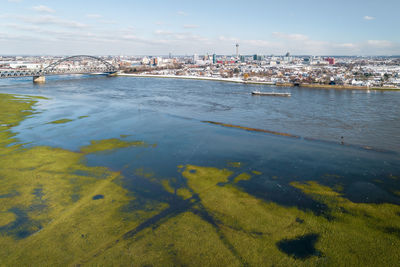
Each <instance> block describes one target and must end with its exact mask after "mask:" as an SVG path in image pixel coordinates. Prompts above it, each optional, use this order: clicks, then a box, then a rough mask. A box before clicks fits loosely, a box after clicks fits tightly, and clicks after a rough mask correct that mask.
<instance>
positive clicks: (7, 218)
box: [0, 212, 16, 227]
mask: <svg viewBox="0 0 400 267" xmlns="http://www.w3.org/2000/svg"><path fill="white" fill-rule="evenodd" d="M15 219H16V216H15V214H14V213H12V212H0V227H4V226H5V225H7V224H11V223H12V222H13V221H14V220H15Z"/></svg>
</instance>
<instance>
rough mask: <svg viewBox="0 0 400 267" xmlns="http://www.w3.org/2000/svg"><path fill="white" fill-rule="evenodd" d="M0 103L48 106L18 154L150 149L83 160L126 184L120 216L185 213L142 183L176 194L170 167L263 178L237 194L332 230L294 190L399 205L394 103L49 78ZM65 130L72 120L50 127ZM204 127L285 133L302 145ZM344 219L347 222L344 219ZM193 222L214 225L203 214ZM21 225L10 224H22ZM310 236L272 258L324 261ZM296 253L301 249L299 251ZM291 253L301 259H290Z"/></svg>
mask: <svg viewBox="0 0 400 267" xmlns="http://www.w3.org/2000/svg"><path fill="white" fill-rule="evenodd" d="M256 89H258V90H262V91H272V90H275V91H278V90H279V91H285V92H291V93H292V96H291V97H290V98H279V97H258V96H251V94H250V92H251V91H253V90H256ZM0 93H13V94H28V95H40V96H45V97H48V98H50V100H41V101H40V102H39V104H38V105H37V106H36V110H37V111H38V112H39V113H38V114H35V115H33V116H31V117H30V118H28V119H26V120H24V121H23V122H22V123H21V124H20V125H19V126H17V127H14V128H13V131H14V132H16V133H18V134H17V136H16V137H17V138H18V139H19V140H20V141H21V142H22V143H26V145H25V146H26V147H33V146H39V145H45V146H52V147H59V148H64V149H68V150H72V151H79V149H80V148H81V147H83V146H87V145H89V144H90V141H92V140H103V139H110V138H119V139H124V140H129V141H136V140H140V141H144V142H145V143H146V144H149V145H151V147H126V148H123V149H117V150H113V151H112V152H103V153H94V154H88V155H87V156H86V157H85V158H86V161H87V164H88V165H90V166H105V167H108V168H109V169H111V170H113V171H118V172H121V174H122V175H123V176H124V177H125V178H124V179H123V181H121V184H122V185H123V187H124V188H126V189H128V190H129V191H130V192H132V194H133V195H135V196H136V199H137V200H138V201H137V202H135V203H134V204H132V205H131V206H126V207H125V209H126V210H127V211H129V210H135V209H138V208H143V209H145V207H147V206H148V205H149V203H150V202H152V201H157V202H162V203H168V205H169V206H170V207H174V205H175V207H180V208H176V209H175V210H174V209H173V210H174V212H175V213H176V210H180V209H182V210H185V207H186V205H187V203H186V204H185V203H184V202H182V201H181V200H179V199H178V198H175V197H174V196H173V195H171V194H170V193H168V192H166V191H165V188H163V187H162V185H160V184H157V183H153V182H151V181H149V179H146V175H144V174H146V173H151V176H152V177H154V179H159V180H162V179H170V178H172V177H174V179H173V180H171V181H172V182H171V183H176V184H178V185H184V184H186V179H185V178H184V177H182V176H181V175H180V174H179V172H178V171H177V166H180V165H187V164H190V165H195V166H207V167H216V168H218V169H222V168H227V167H228V168H229V166H234V164H237V165H238V166H240V167H239V168H236V167H238V166H236V167H232V168H230V169H231V170H232V171H233V172H235V175H233V176H231V178H229V179H230V182H233V181H232V179H233V178H234V177H235V176H236V175H238V174H240V173H243V172H247V173H251V172H253V171H256V172H257V173H258V172H259V174H258V175H255V176H253V177H252V178H251V179H248V180H246V179H244V180H241V181H239V182H237V187H239V188H240V189H241V190H242V191H243V192H247V193H248V194H250V195H252V196H255V197H256V198H257V199H261V200H265V201H266V203H271V202H273V203H277V204H278V205H281V206H284V207H293V208H297V209H299V210H301V211H311V212H312V213H313V214H314V215H316V216H321V217H323V218H325V219H327V220H328V221H332V220H335V216H334V215H332V213H331V210H332V206H329V204H327V203H325V202H323V201H319V200H318V199H317V198H315V197H312V196H310V195H309V194H304V192H303V191H301V190H300V189H299V188H298V187H295V186H293V184H291V183H292V182H294V181H296V182H299V183H302V182H307V181H317V182H318V183H319V184H321V185H324V186H327V187H329V188H334V189H335V190H336V191H337V192H340V194H341V196H343V197H344V198H346V199H348V200H350V201H351V202H353V203H376V204H383V203H387V204H394V205H400V196H399V193H398V192H400V182H399V179H398V177H399V176H400V164H399V163H400V156H399V155H400V154H399V153H400V93H399V92H389V91H388V92H376V91H371V92H366V91H352V90H315V89H305V88H277V87H272V86H252V85H242V84H233V83H232V84H231V83H222V82H210V81H189V80H176V79H147V78H130V77H113V78H107V77H101V76H64V77H49V78H48V79H47V83H46V84H43V85H34V84H32V83H31V81H30V79H29V80H28V79H18V80H11V79H9V80H0ZM63 119H69V120H71V121H61V122H64V123H57V121H59V120H63ZM203 121H216V122H222V123H226V124H233V125H240V126H245V127H251V128H258V129H265V130H270V131H276V132H282V133H290V134H293V135H297V136H299V138H295V137H287V136H280V135H274V134H268V133H259V132H251V131H245V130H242V129H237V128H229V127H223V126H219V125H212V124H208V123H204V122H203ZM52 122H53V123H52ZM342 136H343V138H341V137H342ZM342 142H343V144H341V143H342ZM153 145H154V146H153ZM233 163H234V164H233ZM193 174H195V170H193ZM221 186H222V184H221ZM178 187H179V186H178ZM39 193H41V191H37V192H36V194H37V195H38V194H39ZM8 194H11V193H8ZM2 197H7V195H4V196H2V195H0V198H2ZM92 198H93V200H96V201H101V200H103V199H104V200H106V199H107V195H103V194H101V192H100V193H99V194H96V195H93V196H92ZM170 209H171V208H170ZM169 211H170V210H169V209H167V210H166V211H164V212H165V214H167V213H168V212H169ZM342 212H343V213H346V212H347V211H346V209H345V208H343V210H342ZM18 214H21V215H19V217H18V220H22V219H20V218H24V216H25V215H24V213H23V212H19V213H18ZM199 216H200V217H201V216H203V217H202V218H203V219H204V220H206V221H207V220H208V222H209V223H210V224H215V225H218V222H214V221H212V219H210V218H209V217H207V215H201V214H200V215H199ZM159 217H160V218H161V217H162V216H161V215H159ZM207 218H208V219H207ZM396 219H397V220H398V218H396ZM18 220H17V222H16V223H19V224H21V223H22V222H19V221H18ZM157 220H158V219H157V218H156V219H153V221H150V222H147V224H144V225H142V226H141V227H142V228H143V229H144V228H145V227H146V226H148V225H150V223H156V221H157ZM296 223H298V224H301V223H303V219H300V218H297V219H296ZM3 228H4V229H8V228H5V227H3ZM139 228H140V227H139ZM142 228H140V229H142ZM393 229H395V231H397V230H398V228H396V227H395V228H393ZM0 230H1V227H0ZM134 233H136V232H134ZM128 236H129V234H128ZM318 237H319V234H315V233H310V234H308V235H306V236H304V237H302V236H299V237H298V238H297V239H293V240H294V241H291V240H290V239H284V240H282V241H280V242H279V243H277V248H278V249H279V250H281V251H283V252H285V253H287V254H288V255H292V256H293V255H294V257H295V258H297V259H303V260H304V259H306V258H308V257H310V256H316V257H320V256H321V255H322V254H323V252H321V253H320V252H319V251H318V250H317V249H315V248H314V243H315V242H317V240H318ZM303 242H308V243H307V245H306V246H305V247H304V244H303ZM302 244H303V245H302ZM298 246H303V250H301V249H300V250H296V247H298ZM228 247H229V246H228ZM231 251H232V253H233V254H235V253H236V252H234V250H233V249H231ZM321 257H322V256H321ZM242 263H243V262H242Z"/></svg>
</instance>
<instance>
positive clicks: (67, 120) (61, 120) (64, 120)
mask: <svg viewBox="0 0 400 267" xmlns="http://www.w3.org/2000/svg"><path fill="white" fill-rule="evenodd" d="M71 121H74V120H71V119H59V120H55V121H51V122H49V123H48V124H64V123H68V122H71Z"/></svg>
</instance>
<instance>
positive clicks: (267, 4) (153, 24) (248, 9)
mask: <svg viewBox="0 0 400 267" xmlns="http://www.w3.org/2000/svg"><path fill="white" fill-rule="evenodd" d="M399 10H400V0H302V1H298V0H279V1H278V0H263V1H262V0H241V1H237V0H230V1H227V0H213V1H210V0H202V1H193V0H185V1H184V0H152V1H144V0H141V1H136V0H131V1H116V0H114V1H110V0H107V1H103V0H84V1H83V0H63V1H59V0H41V1H39V0H38V1H37V0H0V55H8V54H12V55H16V54H20V55H74V54H90V55H168V54H169V53H171V54H173V55H192V54H207V53H208V54H213V53H216V54H224V55H230V54H234V53H235V44H236V43H238V44H239V46H240V47H239V53H240V54H243V55H251V54H264V55H271V54H274V55H282V54H285V53H286V52H290V53H291V54H293V55H361V56H368V55H400V16H399V15H398V12H399Z"/></svg>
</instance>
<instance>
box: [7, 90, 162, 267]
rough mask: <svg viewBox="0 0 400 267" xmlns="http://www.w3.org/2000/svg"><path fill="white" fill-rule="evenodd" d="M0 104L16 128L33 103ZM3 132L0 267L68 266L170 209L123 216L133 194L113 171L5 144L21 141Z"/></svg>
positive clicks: (11, 100) (76, 156)
mask: <svg viewBox="0 0 400 267" xmlns="http://www.w3.org/2000/svg"><path fill="white" fill-rule="evenodd" d="M0 103H1V105H0V109H2V110H3V111H5V112H4V113H3V112H1V113H0V118H1V120H2V124H7V125H18V124H19V122H20V121H22V120H23V119H24V118H26V117H27V116H29V114H31V113H32V108H33V105H34V104H35V103H36V102H35V101H34V100H29V98H27V99H24V100H21V99H19V98H16V97H13V96H10V95H0ZM0 133H1V135H0V140H1V145H0V153H1V155H2V156H1V158H0V196H1V197H0V217H1V219H0V247H1V248H2V249H1V250H0V259H1V265H5V266H12V265H16V264H17V265H21V266H23V265H37V266H54V265H69V264H72V263H73V262H74V261H76V260H77V259H80V258H84V257H85V256H86V255H87V254H90V253H92V252H93V251H98V250H101V248H102V247H106V246H108V245H109V244H113V243H115V242H116V240H118V239H119V238H121V237H122V236H123V235H124V234H125V233H126V232H128V231H130V230H131V229H132V228H135V227H137V226H138V225H139V224H140V223H142V222H143V221H145V220H147V219H148V218H150V217H152V216H154V215H156V214H157V213H159V212H160V211H161V210H163V209H165V208H166V207H167V206H166V205H164V204H163V203H160V204H158V205H154V206H153V207H152V209H151V210H148V211H147V212H145V213H143V212H141V213H140V216H139V215H137V216H136V215H135V213H136V211H134V210H133V211H130V213H125V212H122V208H123V207H124V206H126V205H127V204H128V203H130V202H132V201H135V196H134V195H133V194H132V193H130V192H128V191H127V190H126V189H124V188H122V187H121V186H120V185H118V183H115V182H114V181H115V180H116V179H120V174H119V173H118V172H111V171H109V170H108V169H106V168H104V167H88V166H86V165H84V163H83V162H84V161H83V158H84V156H85V154H82V153H75V152H72V151H68V150H63V149H59V148H51V147H46V146H36V147H32V148H22V147H20V146H19V145H11V146H9V145H8V144H10V143H11V142H12V143H14V142H17V141H18V140H16V139H14V138H13V136H14V134H12V133H11V132H10V128H9V127H4V128H2V129H1V132H0ZM99 143H100V144H103V143H102V142H101V141H99ZM96 144H97V143H96ZM96 144H95V145H96ZM106 147H107V148H109V147H110V146H106ZM95 148H97V147H95ZM102 148H104V146H103V147H102ZM97 149H98V148H97ZM91 151H96V149H94V148H92V150H91ZM98 195H102V196H103V198H100V199H97V198H96V200H94V199H93V196H98Z"/></svg>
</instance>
